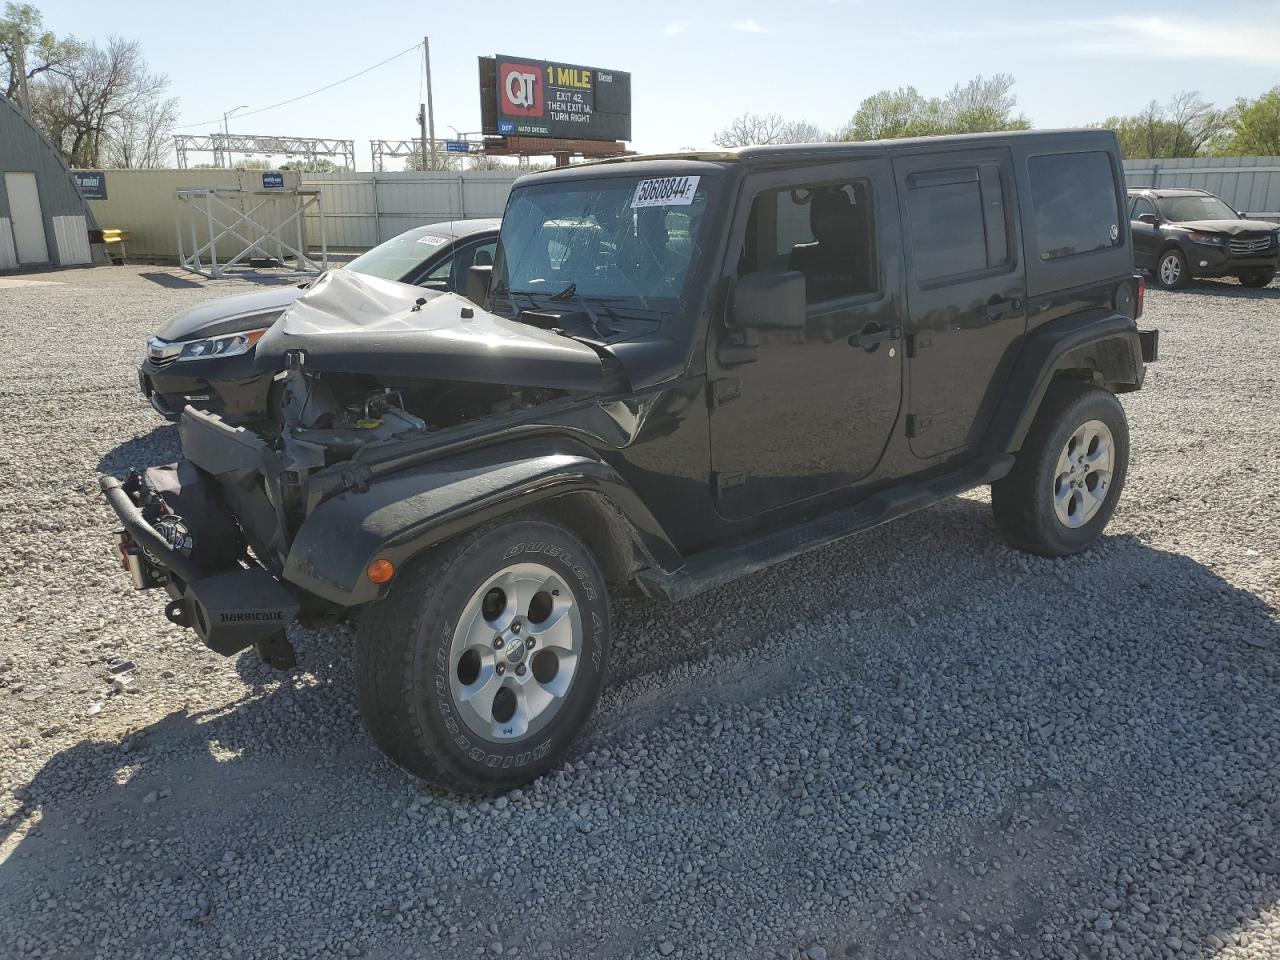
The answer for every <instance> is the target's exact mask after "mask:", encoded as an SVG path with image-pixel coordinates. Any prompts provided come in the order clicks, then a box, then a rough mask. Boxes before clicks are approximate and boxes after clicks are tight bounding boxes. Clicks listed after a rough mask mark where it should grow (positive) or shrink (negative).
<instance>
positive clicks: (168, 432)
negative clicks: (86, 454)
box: [98, 423, 182, 477]
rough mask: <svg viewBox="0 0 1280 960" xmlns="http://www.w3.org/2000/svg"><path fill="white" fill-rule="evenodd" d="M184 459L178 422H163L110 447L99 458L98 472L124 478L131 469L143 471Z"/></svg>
mask: <svg viewBox="0 0 1280 960" xmlns="http://www.w3.org/2000/svg"><path fill="white" fill-rule="evenodd" d="M181 458H182V443H181V441H180V440H179V439H178V428H177V425H176V424H172V423H163V424H160V425H159V426H157V427H153V428H152V429H151V430H150V431H148V432H147V433H144V434H143V435H142V436H139V437H133V438H132V439H130V440H126V441H125V442H124V443H122V444H120V445H118V446H115V447H112V448H111V449H110V450H108V451H107V452H106V453H105V454H103V455H102V458H101V459H100V460H99V461H98V472H99V473H107V474H111V475H113V476H120V477H122V476H124V475H125V474H126V473H128V472H129V471H130V470H131V469H136V470H139V471H141V470H145V469H146V468H147V467H150V466H154V465H155V464H158V463H173V462H174V461H176V460H179V459H181Z"/></svg>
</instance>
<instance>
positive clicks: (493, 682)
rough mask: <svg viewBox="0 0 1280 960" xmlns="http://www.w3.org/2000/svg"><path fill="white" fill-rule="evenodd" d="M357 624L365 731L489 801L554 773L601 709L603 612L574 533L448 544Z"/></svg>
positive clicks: (406, 763)
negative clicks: (598, 705) (491, 796)
mask: <svg viewBox="0 0 1280 960" xmlns="http://www.w3.org/2000/svg"><path fill="white" fill-rule="evenodd" d="M405 574H406V575H405V576H403V577H400V576H398V577H397V578H396V580H395V581H394V585H393V588H392V591H391V594H390V595H389V596H388V597H387V598H386V599H385V600H382V601H380V602H379V603H377V604H376V605H375V606H374V607H373V608H372V609H370V610H369V611H368V613H367V614H366V615H365V616H364V617H363V618H362V619H361V623H360V629H359V636H358V637H357V643H356V648H355V678H356V692H357V698H358V700H359V703H360V708H361V711H362V712H363V713H364V716H365V721H366V724H367V725H368V727H369V732H370V733H371V734H372V735H373V738H374V741H375V742H376V743H377V744H378V746H379V747H381V748H382V750H383V751H384V752H385V753H386V754H387V755H388V756H389V757H390V758H391V759H392V760H394V761H395V762H396V763H398V764H399V765H400V766H402V767H404V768H405V769H406V770H408V771H409V772H411V773H413V774H416V775H417V776H419V777H422V778H423V779H424V780H428V781H430V782H431V783H433V784H435V785H437V786H440V787H444V788H446V789H450V790H455V791H458V792H461V793H472V794H493V793H500V792H502V791H505V790H509V789H511V788H513V787H517V786H519V785H521V784H524V783H527V782H529V781H530V780H533V779H534V778H536V777H538V776H540V775H541V774H542V773H544V772H546V771H547V770H549V769H550V768H551V767H553V766H555V764H556V763H558V762H559V760H560V758H561V756H562V755H563V754H564V752H565V750H566V749H567V748H568V747H569V745H570V744H571V743H572V742H573V740H574V738H575V737H576V736H577V734H578V732H579V731H580V730H581V729H582V727H583V725H584V724H585V723H586V721H587V719H588V718H589V717H590V716H591V711H592V710H593V709H594V707H595V703H596V700H597V698H598V697H599V694H600V690H601V688H602V686H603V681H604V672H605V667H606V661H607V659H608V650H609V602H608V597H607V595H606V594H605V589H604V578H603V576H602V575H601V573H600V568H599V566H598V565H597V564H596V561H595V559H594V558H593V557H592V556H591V554H590V552H589V551H588V550H587V548H586V547H585V546H584V545H583V544H582V542H581V541H580V540H579V539H578V538H577V537H576V536H574V535H573V534H572V533H571V532H569V531H568V530H566V529H564V528H563V527H561V526H559V525H558V524H554V523H550V522H547V521H544V520H539V519H525V520H517V521H507V522H501V523H497V524H494V525H491V526H488V527H484V528H481V529H479V530H477V531H475V532H473V533H471V534H468V535H466V536H464V537H462V538H460V539H459V540H457V541H454V542H452V543H449V544H446V545H445V546H443V547H440V548H438V549H437V550H435V551H433V553H432V554H430V555H428V556H427V557H425V558H423V559H422V560H420V561H419V562H418V563H417V564H416V565H415V566H414V568H412V569H409V570H406V571H405Z"/></svg>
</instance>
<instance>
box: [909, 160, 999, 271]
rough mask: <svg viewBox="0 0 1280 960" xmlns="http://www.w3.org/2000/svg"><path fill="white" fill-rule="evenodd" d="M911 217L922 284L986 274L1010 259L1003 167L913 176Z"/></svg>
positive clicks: (985, 165) (978, 166) (913, 247)
mask: <svg viewBox="0 0 1280 960" xmlns="http://www.w3.org/2000/svg"><path fill="white" fill-rule="evenodd" d="M907 216H908V217H909V218H910V222H911V254H912V260H913V262H914V269H915V279H916V282H917V283H928V282H930V281H933V280H943V279H950V278H958V277H964V276H968V275H970V274H975V273H985V272H986V271H987V270H991V269H993V268H996V267H999V266H1001V265H1003V264H1005V263H1006V262H1007V261H1008V259H1009V239H1008V227H1007V225H1006V223H1005V213H1004V187H1003V185H1002V182H1001V176H1000V166H999V164H996V163H978V164H975V165H973V166H966V167H954V168H950V169H946V170H927V171H921V172H918V173H913V174H911V175H910V176H908V177H907Z"/></svg>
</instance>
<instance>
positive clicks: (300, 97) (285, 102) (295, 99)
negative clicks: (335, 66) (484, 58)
mask: <svg viewBox="0 0 1280 960" xmlns="http://www.w3.org/2000/svg"><path fill="white" fill-rule="evenodd" d="M421 47H422V44H420V43H415V44H414V45H413V46H412V47H409V48H408V49H407V50H401V51H400V52H399V53H397V54H394V55H392V56H390V57H387V59H385V60H381V61H379V62H378V63H375V64H374V65H373V66H371V67H365V68H364V69H363V70H361V71H359V72H358V73H353V74H351V76H349V77H343V78H342V79H341V80H335V81H333V83H328V84H325V85H324V86H323V87H320V88H318V89H316V90H312V91H311V92H310V93H302V94H299V95H298V96H296V97H290V98H289V99H288V100H281V101H280V102H279V103H273V104H271V106H269V107H259V108H258V109H257V110H250V111H249V112H248V113H240V114H237V115H236V119H238V120H239V119H243V118H244V117H252V116H253V115H254V114H258V113H266V112H267V111H268V110H275V109H277V108H278V107H285V106H288V105H289V104H291V103H297V102H298V101H299V100H305V99H307V97H314V96H315V95H316V94H317V93H324V92H325V91H326V90H332V89H333V88H334V87H338V86H341V85H342V84H344V83H346V82H347V81H349V80H354V79H356V77H363V76H364V75H365V74H366V73H368V72H369V71H371V70H377V69H378V68H379V67H384V66H386V65H387V64H388V63H390V62H391V61H392V60H399V59H400V58H401V57H403V56H404V55H405V54H407V53H413V51H415V50H418V49H421ZM221 122H222V118H221V117H217V118H215V119H213V120H205V121H203V122H201V123H185V124H183V125H182V126H180V127H175V128H174V129H175V130H190V129H191V128H192V127H207V126H209V124H211V123H221Z"/></svg>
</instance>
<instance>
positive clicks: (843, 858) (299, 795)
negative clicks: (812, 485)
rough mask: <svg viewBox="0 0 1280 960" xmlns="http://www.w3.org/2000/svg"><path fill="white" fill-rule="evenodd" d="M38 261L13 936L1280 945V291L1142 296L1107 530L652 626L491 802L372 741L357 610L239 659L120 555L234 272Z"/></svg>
mask: <svg viewBox="0 0 1280 960" xmlns="http://www.w3.org/2000/svg"><path fill="white" fill-rule="evenodd" d="M31 279H35V280H40V281H54V284H50V285H39V286H37V285H30V284H21V283H20V284H13V283H12V282H11V281H10V282H6V281H0V397H2V398H3V402H2V403H0V437H2V438H3V439H2V440H0V538H2V541H3V543H4V544H5V546H6V549H5V551H4V554H3V558H2V559H0V955H3V956H13V957H19V956H20V957H58V958H63V957H139V958H147V960H152V958H165V960H167V958H170V957H183V958H188V960H191V958H203V957H219V956H221V957H227V958H237V960H239V958H246V957H304V956H305V957H335V956H336V957H341V956H352V957H355V956H364V957H395V958H401V957H480V956H489V957H498V956H519V957H544V956H545V957H564V958H570V957H572V958H578V957H584V956H609V957H613V956H618V957H668V956H670V957H773V956H788V957H796V956H800V955H801V954H802V952H803V954H804V956H807V957H808V958H810V960H821V958H824V957H826V958H836V957H859V958H873V957H874V958H926V957H937V958H956V960H960V958H966V960H967V958H973V957H1015V956H1017V957H1064V958H1065V957H1080V956H1086V957H1092V956H1100V957H1130V956H1134V957H1138V956H1141V957H1159V956H1177V957H1210V956H1213V957H1224V958H1242V957H1250V958H1262V957H1272V958H1274V957H1280V842H1278V841H1280V620H1278V617H1277V611H1278V610H1280V498H1277V496H1276V477H1277V476H1280V416H1278V415H1277V409H1278V408H1280V387H1278V385H1277V384H1278V380H1280V289H1278V288H1276V287H1274V286H1273V287H1272V288H1269V289H1266V290H1261V291H1249V290H1244V289H1242V288H1240V287H1238V286H1235V285H1234V284H1229V283H1222V284H1204V285H1201V286H1199V287H1195V288H1193V289H1191V290H1189V291H1187V292H1184V293H1179V294H1165V293H1158V292H1156V293H1150V294H1148V298H1147V302H1148V322H1150V323H1151V324H1153V325H1156V326H1159V327H1160V328H1161V330H1162V352H1163V362H1162V363H1160V364H1158V365H1156V366H1155V367H1153V368H1152V371H1151V373H1150V377H1149V381H1148V389H1147V390H1146V391H1144V392H1143V393H1141V394H1137V395H1135V396H1132V397H1129V398H1126V400H1125V405H1126V407H1127V408H1128V411H1129V415H1130V417H1131V421H1132V431H1133V444H1134V461H1133V464H1132V468H1131V472H1130V477H1129V482H1128V487H1127V489H1126V491H1125V496H1124V500H1123V502H1122V504H1121V508H1120V510H1119V512H1118V513H1117V515H1116V518H1115V520H1114V521H1113V522H1112V524H1111V527H1110V530H1109V535H1108V536H1107V537H1106V539H1105V540H1104V542H1103V543H1102V544H1101V546H1100V547H1098V548H1097V549H1095V550H1093V551H1092V552H1090V553H1088V554H1087V555H1084V556H1081V557H1077V558H1073V559H1070V560H1066V561H1057V562H1053V561H1045V560H1040V559H1035V558H1029V557H1026V556H1023V555H1020V554H1018V553H1015V552H1012V551H1010V550H1009V549H1007V548H1006V547H1005V546H1004V545H1003V544H1002V542H1001V541H1000V540H999V539H998V538H997V536H996V533H995V530H994V526H993V524H992V521H991V518H990V511H989V508H988V505H987V504H986V503H985V502H984V500H983V497H982V496H979V495H973V496H971V497H968V498H961V499H956V500H952V501H949V502H947V503H945V504H942V505H940V506H937V507H935V508H933V509H930V510H927V511H924V512H922V513H919V514H916V515H914V516H912V517H910V518H907V519H906V520H904V521H900V522H898V523H896V524H894V525H891V526H889V527H884V528H881V529H879V530H877V531H874V532H872V533H871V534H869V535H866V536H863V537H861V538H859V539H856V540H854V541H851V542H848V543H846V544H843V545H840V546H837V547H835V548H831V549H827V550H823V551H820V552H818V553H816V554H811V555H809V556H807V557H805V558H802V559H800V560H798V561H795V562H792V563H789V564H787V565H785V566H784V567H783V568H781V569H775V570H773V571H769V572H766V573H763V574H760V575H756V576H753V577H751V578H749V579H748V580H746V581H743V582H740V583H737V584H734V585H731V586H729V587H727V588H724V589H721V590H718V591H716V592H714V593H712V594H709V595H707V596H704V597H702V598H700V599H699V600H697V601H694V602H691V603H688V604H685V605H682V606H677V607H666V606H662V605H659V604H656V603H649V602H627V603H625V604H619V605H618V606H617V608H616V622H617V635H616V637H615V640H614V658H615V660H614V662H615V672H614V681H613V683H612V685H611V687H610V689H609V690H608V691H607V692H606V694H605V697H604V699H603V701H602V703H601V707H600V709H599V711H598V713H597V715H596V718H595V720H594V722H593V723H592V725H591V727H590V728H589V730H588V731H587V734H586V736H585V738H584V739H583V741H582V742H581V745H580V747H579V749H578V750H577V751H576V753H575V754H574V755H573V757H572V758H571V761H570V763H569V765H568V766H567V767H566V768H565V769H563V770H562V771H561V772H560V773H558V774H556V775H552V776H549V777H547V778H544V779H543V780H542V781H539V782H537V783H535V784H533V785H532V786H531V787H529V788H527V789H526V790H524V791H523V792H516V793H514V794H512V795H510V796H509V797H506V798H503V799H500V800H497V801H490V802H475V801H457V800H454V799H451V798H445V797H441V796H438V795H435V794H433V793H431V792H429V791H426V790H425V789H423V788H421V787H420V786H419V785H418V784H417V783H416V782H414V781H413V780H411V779H410V778H408V777H407V776H405V775H404V774H402V773H401V772H399V771H398V770H397V769H396V768H394V767H393V766H391V765H390V764H389V763H388V762H386V761H385V760H383V759H382V757H381V756H380V755H379V754H378V753H377V752H376V750H375V749H374V747H373V745H372V743H371V742H370V740H369V739H368V737H367V736H366V734H365V732H364V730H363V727H362V725H361V723H360V718H359V716H358V714H357V711H356V707H355V701H354V697H353V693H352V687H351V677H350V667H349V664H348V649H349V645H350V634H349V633H348V632H347V631H346V630H345V629H337V630H329V631H316V632H309V631H301V630H298V631H296V632H295V633H293V634H292V637H293V640H294V642H295V644H296V645H297V647H298V652H299V658H300V663H301V666H300V668H299V669H298V670H297V671H295V672H294V673H292V674H279V673H275V672H272V671H269V670H267V669H265V668H263V667H261V666H260V665H259V664H258V662H257V660H256V658H255V657H254V656H253V655H252V654H246V655H244V656H241V657H240V658H238V659H236V660H225V659H223V658H220V657H218V656H217V655H215V654H213V653H211V652H209V651H207V650H205V649H204V648H203V647H202V646H200V645H199V643H198V642H197V641H196V640H195V639H194V636H193V635H192V634H190V633H188V632H184V631H181V630H178V629H177V628H175V627H172V626H169V625H168V624H167V623H166V622H165V621H164V620H163V618H162V617H161V614H160V607H161V602H160V600H159V599H157V597H156V596H155V595H149V594H141V595H140V594H135V593H133V592H132V591H131V590H130V589H129V588H128V585H127V583H126V580H125V577H124V576H123V575H122V573H121V571H120V570H119V568H118V566H117V565H116V564H115V563H114V561H113V559H112V556H111V546H112V545H111V538H110V527H111V522H110V520H109V512H108V510H107V508H106V506H105V504H104V503H102V501H101V499H100V498H99V497H98V496H97V495H96V492H95V491H96V485H95V483H94V475H95V473H96V472H97V471H98V470H109V471H119V472H123V471H124V470H125V469H126V468H127V467H128V466H129V465H131V464H136V465H139V466H141V465H147V464H150V463H153V462H160V461H164V460H167V459H172V458H173V457H174V456H175V454H176V450H177V444H176V438H175V436H174V429H173V428H172V427H170V426H167V425H164V424H163V423H162V422H161V421H160V420H159V419H158V418H157V417H156V416H155V415H154V414H153V413H152V412H151V411H150V409H149V408H148V407H147V406H146V405H145V404H144V402H143V401H142V399H141V397H140V396H139V395H138V393H137V389H136V386H135V384H134V379H133V376H134V374H133V369H134V364H135V363H136V361H137V359H138V357H139V354H140V347H141V344H142V341H143V338H144V337H145V335H146V334H147V333H148V332H149V331H150V330H151V329H152V328H154V327H155V326H156V325H157V324H158V323H159V322H160V321H162V320H163V319H164V318H165V317H166V316H168V315H170V314H172V313H174V312H177V311H178V310H180V309H184V308H186V307H188V306H190V305H192V304H194V303H196V302H198V301H201V300H204V299H207V298H209V297H214V296H219V295H222V294H225V293H228V292H234V291H236V290H240V289H244V284H243V281H220V282H216V283H205V282H193V281H191V280H188V279H186V278H183V277H181V276H180V275H178V274H177V273H176V272H175V271H167V270H158V269H156V268H145V267H121V268H95V269H89V270H80V271H65V272H61V273H55V274H46V275H40V276H38V277H34V278H31ZM119 661H131V662H132V663H133V664H134V665H135V668H134V669H133V670H126V671H125V674H124V676H126V677H128V678H130V680H131V682H128V683H127V684H123V683H121V684H117V685H116V686H123V687H124V689H123V690H116V689H113V685H112V679H113V674H112V672H111V666H112V665H113V664H118V662H119Z"/></svg>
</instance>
